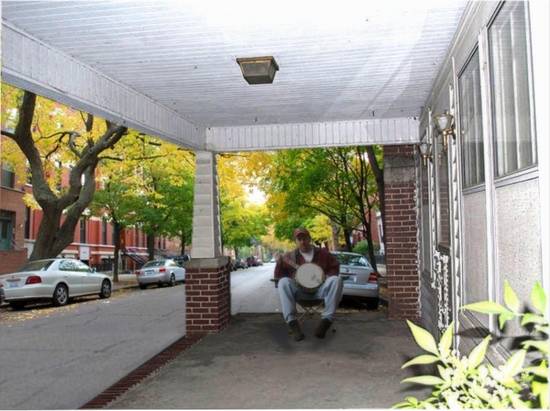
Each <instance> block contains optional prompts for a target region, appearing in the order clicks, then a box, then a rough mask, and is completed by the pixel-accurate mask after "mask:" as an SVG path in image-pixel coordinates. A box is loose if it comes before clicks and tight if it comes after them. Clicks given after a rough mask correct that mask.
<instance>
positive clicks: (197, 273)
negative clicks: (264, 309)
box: [185, 259, 231, 334]
mask: <svg viewBox="0 0 550 411" xmlns="http://www.w3.org/2000/svg"><path fill="white" fill-rule="evenodd" d="M223 260H224V261H227V259H223ZM197 262H199V263H200V261H199V260H191V261H190V263H191V264H194V263H197ZM223 264H224V265H223V266H220V267H213V268H201V267H192V266H188V267H187V269H186V277H185V283H186V286H185V288H186V298H187V301H186V321H187V324H186V327H187V334H203V333H216V332H219V331H221V330H223V329H224V328H226V327H227V326H228V325H229V318H230V316H231V294H230V288H231V285H230V268H229V264H228V263H225V262H224V263H223Z"/></svg>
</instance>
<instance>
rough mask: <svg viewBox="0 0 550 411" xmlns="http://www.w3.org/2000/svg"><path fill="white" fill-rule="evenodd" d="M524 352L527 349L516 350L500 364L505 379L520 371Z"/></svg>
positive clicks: (525, 352)
mask: <svg viewBox="0 0 550 411" xmlns="http://www.w3.org/2000/svg"><path fill="white" fill-rule="evenodd" d="M526 354H527V351H525V350H519V351H516V352H515V353H514V354H513V355H512V356H511V357H510V358H509V359H508V361H506V363H505V364H504V365H503V366H502V374H503V375H504V378H505V379H508V378H511V377H513V376H515V375H516V374H517V373H519V372H520V371H521V369H522V366H523V362H524V361H525V355H526Z"/></svg>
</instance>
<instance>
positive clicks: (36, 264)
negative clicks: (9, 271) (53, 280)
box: [18, 260, 55, 272]
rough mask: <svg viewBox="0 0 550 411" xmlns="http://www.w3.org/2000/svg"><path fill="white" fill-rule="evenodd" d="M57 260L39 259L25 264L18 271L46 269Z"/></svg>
mask: <svg viewBox="0 0 550 411" xmlns="http://www.w3.org/2000/svg"><path fill="white" fill-rule="evenodd" d="M54 261H55V260H38V261H30V262H28V263H27V264H25V265H24V266H23V267H21V268H20V269H19V270H18V271H19V272H24V271H46V270H47V269H48V267H49V266H50V265H52V263H53V262H54Z"/></svg>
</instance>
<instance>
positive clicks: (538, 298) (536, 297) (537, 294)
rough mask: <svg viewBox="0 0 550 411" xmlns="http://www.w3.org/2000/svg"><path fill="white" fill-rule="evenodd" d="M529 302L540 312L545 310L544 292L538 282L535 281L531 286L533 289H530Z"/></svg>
mask: <svg viewBox="0 0 550 411" xmlns="http://www.w3.org/2000/svg"><path fill="white" fill-rule="evenodd" d="M531 302H532V303H533V306H534V307H535V308H536V309H537V310H538V311H539V312H541V313H543V314H544V312H545V311H546V294H545V293H544V289H543V288H542V285H540V282H538V281H537V282H535V285H534V286H533V291H531Z"/></svg>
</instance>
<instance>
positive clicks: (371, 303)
mask: <svg viewBox="0 0 550 411" xmlns="http://www.w3.org/2000/svg"><path fill="white" fill-rule="evenodd" d="M366 303H367V310H378V305H379V304H380V299H379V298H367V301H366Z"/></svg>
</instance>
